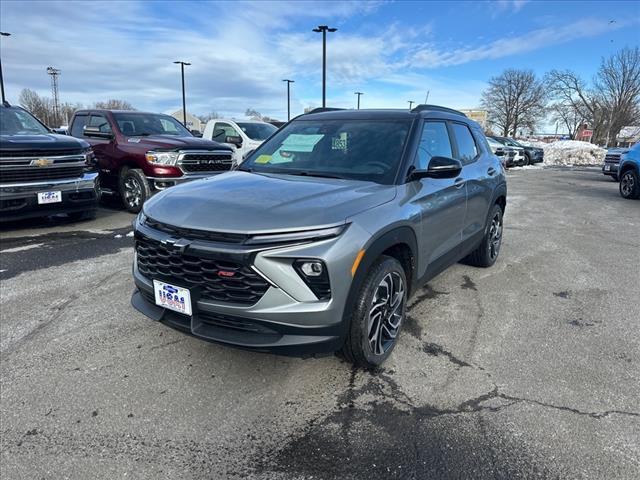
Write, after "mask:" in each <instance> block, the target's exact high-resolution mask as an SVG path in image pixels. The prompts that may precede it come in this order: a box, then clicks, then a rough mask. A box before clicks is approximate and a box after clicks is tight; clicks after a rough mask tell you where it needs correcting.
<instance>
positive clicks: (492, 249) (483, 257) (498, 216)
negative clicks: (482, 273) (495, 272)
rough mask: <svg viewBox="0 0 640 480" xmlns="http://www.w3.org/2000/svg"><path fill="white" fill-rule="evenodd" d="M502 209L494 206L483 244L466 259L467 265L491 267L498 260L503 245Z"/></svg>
mask: <svg viewBox="0 0 640 480" xmlns="http://www.w3.org/2000/svg"><path fill="white" fill-rule="evenodd" d="M502 215H503V213H502V208H501V207H500V205H497V204H496V205H494V206H493V208H492V209H491V213H490V214H489V220H488V221H487V225H486V227H485V234H484V237H483V238H482V242H481V243H480V245H479V246H478V248H476V249H475V250H474V251H473V252H471V253H470V254H469V256H467V257H466V258H465V261H466V263H468V264H470V265H473V266H475V267H490V266H492V265H493V264H494V263H496V260H497V259H498V255H499V254H500V246H501V245H502V229H503V223H502Z"/></svg>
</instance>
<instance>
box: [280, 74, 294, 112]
mask: <svg viewBox="0 0 640 480" xmlns="http://www.w3.org/2000/svg"><path fill="white" fill-rule="evenodd" d="M282 81H283V82H287V122H288V121H289V120H291V89H290V87H291V84H292V83H296V82H295V81H294V80H288V79H284V80H282Z"/></svg>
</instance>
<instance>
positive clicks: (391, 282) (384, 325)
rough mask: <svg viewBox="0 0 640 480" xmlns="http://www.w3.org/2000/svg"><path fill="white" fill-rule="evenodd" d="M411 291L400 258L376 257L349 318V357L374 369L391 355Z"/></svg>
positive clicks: (344, 352) (346, 352) (346, 349)
mask: <svg viewBox="0 0 640 480" xmlns="http://www.w3.org/2000/svg"><path fill="white" fill-rule="evenodd" d="M389 290H391V292H392V293H393V294H392V295H387V296H386V301H385V300H384V298H385V295H386V292H389ZM407 295H408V292H407V278H406V274H405V272H404V269H403V268H402V265H401V264H400V262H398V260H396V259H395V258H392V257H387V256H382V257H380V258H379V259H378V260H376V262H375V263H374V264H373V265H372V266H371V268H370V270H369V272H368V273H367V276H366V278H365V280H364V282H363V284H362V287H361V288H360V292H359V293H358V296H357V298H356V300H355V306H354V308H353V310H352V313H351V318H350V319H348V320H349V321H350V325H349V332H348V334H347V338H346V340H345V343H344V345H343V347H342V350H341V353H342V355H343V356H344V357H345V358H346V359H347V360H348V361H350V362H351V363H353V364H354V365H355V366H357V367H362V368H366V369H374V368H376V367H378V366H379V365H381V364H382V362H384V361H385V360H386V359H387V358H388V357H389V355H391V352H392V351H393V349H394V347H395V345H396V342H397V339H398V334H399V333H400V330H401V328H402V322H403V321H404V319H405V316H406V309H407ZM376 305H377V306H376ZM394 312H395V313H394ZM372 314H373V316H372ZM376 319H377V321H376ZM376 325H377V326H378V327H377V329H376ZM370 330H371V332H370ZM376 331H377V336H376V335H375V333H376ZM372 335H373V336H372ZM371 338H373V339H372V340H370V339H371Z"/></svg>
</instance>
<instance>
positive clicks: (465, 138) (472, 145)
mask: <svg viewBox="0 0 640 480" xmlns="http://www.w3.org/2000/svg"><path fill="white" fill-rule="evenodd" d="M451 127H452V128H453V134H454V135H455V137H456V144H457V145H458V160H460V161H461V162H462V164H463V165H468V164H470V163H472V162H473V161H474V160H475V158H476V157H477V156H478V147H477V146H476V142H475V140H474V139H473V135H471V131H470V130H469V127H467V126H466V125H463V124H461V123H452V124H451Z"/></svg>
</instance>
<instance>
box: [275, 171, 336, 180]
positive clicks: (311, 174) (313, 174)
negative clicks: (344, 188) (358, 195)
mask: <svg viewBox="0 0 640 480" xmlns="http://www.w3.org/2000/svg"><path fill="white" fill-rule="evenodd" d="M278 173H284V174H285V175H298V176H300V177H319V178H337V179H338V180H344V177H339V176H337V175H331V174H330V173H320V172H304V171H302V172H292V173H289V172H278Z"/></svg>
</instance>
